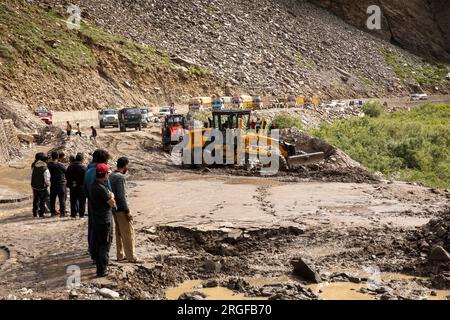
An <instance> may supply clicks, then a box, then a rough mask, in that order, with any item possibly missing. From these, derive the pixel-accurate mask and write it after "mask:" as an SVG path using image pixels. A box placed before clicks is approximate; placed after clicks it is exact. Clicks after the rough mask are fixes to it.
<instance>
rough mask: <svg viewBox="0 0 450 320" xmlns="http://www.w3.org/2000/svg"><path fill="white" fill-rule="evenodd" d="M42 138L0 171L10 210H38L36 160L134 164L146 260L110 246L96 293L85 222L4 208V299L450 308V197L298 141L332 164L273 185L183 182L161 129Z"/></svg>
mask: <svg viewBox="0 0 450 320" xmlns="http://www.w3.org/2000/svg"><path fill="white" fill-rule="evenodd" d="M41 130H42V131H41V133H40V134H39V135H38V137H40V140H39V141H40V143H41V144H42V145H41V146H39V147H32V148H30V149H29V150H28V151H27V150H25V151H22V152H23V154H22V158H20V159H17V160H16V161H15V162H14V163H13V166H8V167H1V168H0V172H2V173H4V174H2V175H1V178H0V185H1V187H0V191H2V193H0V199H2V198H1V197H2V196H3V197H5V199H6V197H7V196H12V197H13V198H21V196H28V197H29V196H30V191H29V182H28V179H29V174H30V171H29V168H30V165H31V162H32V161H33V158H34V153H35V152H38V150H39V151H40V150H45V152H47V151H51V150H58V151H64V152H65V153H66V155H73V154H75V153H76V152H83V153H85V155H86V156H87V157H88V158H89V157H90V154H92V152H93V151H94V150H95V149H96V148H105V149H106V150H108V151H109V152H110V153H111V155H112V160H111V162H110V165H113V163H114V161H115V160H117V159H118V158H119V157H121V156H127V157H128V158H129V159H130V164H131V165H130V169H129V175H128V186H129V201H130V206H131V210H132V213H133V217H134V221H135V230H136V254H137V255H138V256H139V258H141V259H142V260H143V261H144V263H143V264H130V263H122V262H117V261H116V260H115V258H116V257H115V254H116V248H115V243H113V247H112V249H111V266H110V268H111V273H110V275H109V276H108V277H107V278H103V279H97V278H96V277H95V268H94V266H93V265H92V264H91V261H90V259H89V256H88V254H87V247H86V243H85V242H86V241H85V239H86V238H87V219H74V220H72V219H69V218H50V217H49V215H48V214H47V215H46V218H44V219H33V218H32V215H31V205H32V204H31V200H30V198H23V201H21V202H14V203H0V225H1V226H2V228H1V229H2V230H1V237H0V248H2V249H0V283H1V289H0V297H1V298H8V299H42V298H48V299H79V300H91V299H109V298H108V297H105V296H104V295H102V294H101V293H99V292H100V291H99V290H100V289H101V288H108V289H111V290H113V291H114V292H116V293H118V294H119V298H120V299H187V300H201V299H224V300H232V299H233V300H234V299H238V300H243V299H269V300H316V299H324V300H335V299H339V300H340V299H349V300H359V299H362V300H394V299H418V300H420V299H438V300H443V299H447V298H448V296H449V295H450V292H449V291H448V290H449V289H450V286H449V284H450V265H449V262H448V260H446V259H447V254H448V253H447V252H448V250H450V248H449V242H448V241H449V230H450V223H449V220H448V219H449V211H448V202H449V199H450V194H449V192H448V190H437V189H432V188H428V187H425V186H420V185H415V184H407V183H402V182H394V181H385V180H383V179H382V178H380V177H375V176H374V175H372V174H371V173H370V172H368V171H367V170H366V169H365V168H364V167H362V166H361V165H360V164H358V163H356V162H355V161H353V160H352V159H350V158H349V157H348V156H347V155H345V154H344V153H343V152H342V151H340V150H338V149H336V148H333V147H332V146H330V145H328V144H326V143H324V142H323V141H320V140H317V139H314V138H311V137H307V136H304V135H303V133H301V132H299V131H298V130H294V129H290V130H286V131H285V132H283V136H284V139H286V140H287V141H289V142H291V143H293V144H298V147H301V148H303V149H304V150H307V151H308V152H315V151H319V150H321V151H322V152H324V153H325V154H326V158H325V160H324V161H323V162H321V163H320V164H316V165H308V166H304V167H300V168H297V169H295V170H291V171H288V172H280V173H279V174H277V175H275V176H270V177H264V176H261V175H260V174H259V172H258V171H253V170H246V169H244V168H240V167H236V166H230V167H210V168H205V167H198V168H181V167H180V166H177V165H175V164H174V163H173V162H172V160H171V157H170V154H168V153H167V152H165V151H164V150H163V149H162V145H161V134H160V130H161V128H160V126H159V124H152V125H151V126H150V127H149V128H146V129H144V130H142V131H131V130H130V131H127V132H120V131H119V130H118V129H116V128H112V129H109V128H108V129H102V130H101V131H99V136H98V137H97V141H95V142H94V141H92V140H89V138H88V137H86V136H82V137H78V136H71V137H67V135H65V133H64V132H63V131H62V130H61V129H58V128H56V127H54V128H49V127H45V128H43V129H41ZM68 205H69V203H67V206H68ZM68 207H69V206H68ZM24 235H26V236H24ZM62 239H64V240H63V241H62ZM36 244H39V245H36ZM1 246H7V247H8V250H4V249H3V247H1ZM70 266H77V268H79V269H80V275H81V286H80V287H79V288H78V289H76V290H67V287H66V286H67V279H68V273H67V270H68V269H67V268H68V267H70ZM30 290H31V291H30Z"/></svg>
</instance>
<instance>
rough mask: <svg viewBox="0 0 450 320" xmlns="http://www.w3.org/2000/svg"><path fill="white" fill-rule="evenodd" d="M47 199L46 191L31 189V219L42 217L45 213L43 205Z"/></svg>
mask: <svg viewBox="0 0 450 320" xmlns="http://www.w3.org/2000/svg"><path fill="white" fill-rule="evenodd" d="M47 199H48V191H47V189H44V190H36V189H33V217H37V215H38V213H39V217H43V216H44V213H45V204H46V202H47Z"/></svg>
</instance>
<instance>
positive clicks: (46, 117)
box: [34, 107, 53, 126]
mask: <svg viewBox="0 0 450 320" xmlns="http://www.w3.org/2000/svg"><path fill="white" fill-rule="evenodd" d="M34 115H35V116H37V117H38V118H39V119H41V120H42V121H44V122H45V124H47V125H49V126H51V125H52V124H53V114H52V113H51V112H50V111H48V110H47V108H45V107H41V108H39V109H38V110H36V111H35V112H34Z"/></svg>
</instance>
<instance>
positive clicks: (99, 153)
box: [83, 149, 111, 264]
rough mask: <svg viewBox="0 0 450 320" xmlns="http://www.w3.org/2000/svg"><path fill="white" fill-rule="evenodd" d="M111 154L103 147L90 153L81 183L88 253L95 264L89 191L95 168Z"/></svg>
mask: <svg viewBox="0 0 450 320" xmlns="http://www.w3.org/2000/svg"><path fill="white" fill-rule="evenodd" d="M110 157H111V156H110V155H109V153H108V152H107V151H106V150H103V149H97V150H95V151H94V153H93V154H92V162H91V163H90V164H89V165H88V167H87V168H86V174H85V175H84V183H83V189H84V194H85V195H86V197H87V200H88V201H87V202H88V206H87V207H88V249H89V255H90V256H91V258H92V260H93V263H94V264H95V260H96V257H95V250H94V249H93V246H94V232H93V217H92V215H93V212H92V201H91V199H90V193H91V186H92V184H93V183H94V182H95V173H96V172H95V169H96V167H97V165H98V164H100V163H103V164H105V165H106V164H108V161H109V158H110ZM105 184H106V186H107V188H108V190H111V186H110V185H109V180H107V181H105Z"/></svg>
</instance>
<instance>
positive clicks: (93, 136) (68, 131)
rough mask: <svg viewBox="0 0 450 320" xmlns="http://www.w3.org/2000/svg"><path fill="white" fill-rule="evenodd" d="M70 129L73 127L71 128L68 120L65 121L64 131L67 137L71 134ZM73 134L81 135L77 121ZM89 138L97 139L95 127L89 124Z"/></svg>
mask: <svg viewBox="0 0 450 320" xmlns="http://www.w3.org/2000/svg"><path fill="white" fill-rule="evenodd" d="M72 129H73V128H72V125H71V124H70V121H67V123H66V133H67V136H68V137H69V136H71V135H72ZM75 135H78V136H80V137H81V136H82V133H81V128H80V124H79V123H77V131H76V132H75ZM90 139H91V140H94V141H96V140H97V129H95V127H94V126H91V136H90Z"/></svg>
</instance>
